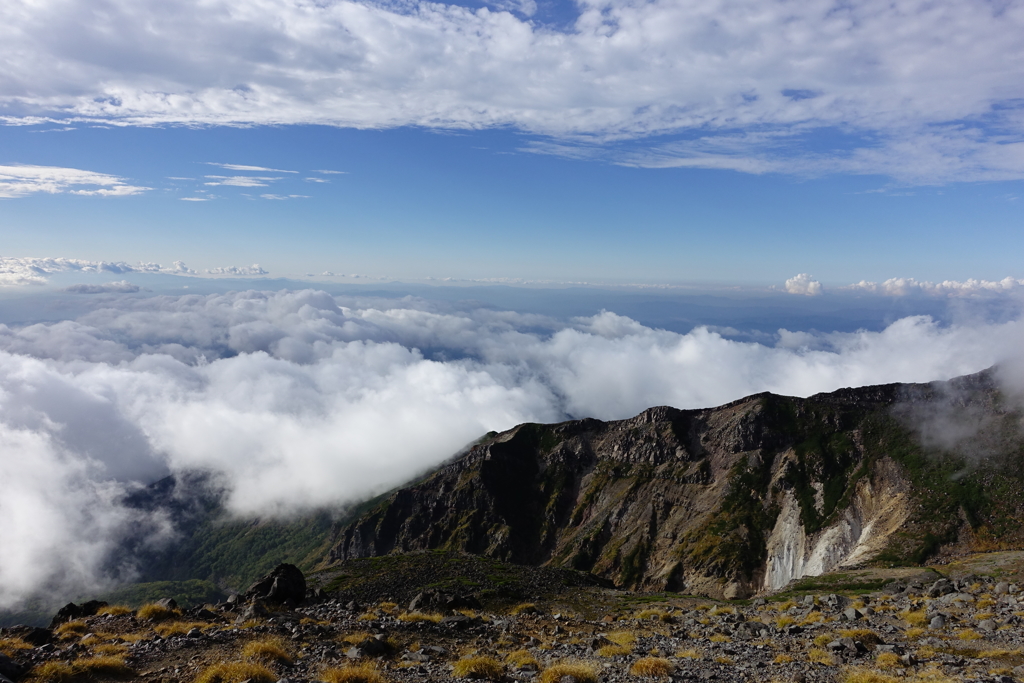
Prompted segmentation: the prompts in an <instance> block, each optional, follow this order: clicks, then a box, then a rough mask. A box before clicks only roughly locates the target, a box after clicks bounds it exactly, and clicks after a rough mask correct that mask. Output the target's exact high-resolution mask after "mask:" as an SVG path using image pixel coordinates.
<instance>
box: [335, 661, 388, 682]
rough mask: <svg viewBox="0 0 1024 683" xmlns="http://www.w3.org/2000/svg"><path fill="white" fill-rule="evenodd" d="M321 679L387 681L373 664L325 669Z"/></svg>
mask: <svg viewBox="0 0 1024 683" xmlns="http://www.w3.org/2000/svg"><path fill="white" fill-rule="evenodd" d="M320 680H322V681H324V683H384V681H385V679H384V676H383V675H381V673H380V671H378V670H377V669H376V668H375V667H374V666H373V665H371V664H361V665H359V666H346V667H342V668H330V669H324V670H323V671H322V672H321V673H320Z"/></svg>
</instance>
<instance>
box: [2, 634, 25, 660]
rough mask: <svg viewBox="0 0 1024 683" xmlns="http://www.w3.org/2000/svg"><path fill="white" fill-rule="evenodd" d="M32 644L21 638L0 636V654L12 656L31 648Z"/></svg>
mask: <svg viewBox="0 0 1024 683" xmlns="http://www.w3.org/2000/svg"><path fill="white" fill-rule="evenodd" d="M31 649H32V646H31V645H29V644H28V643H26V642H25V641H24V640H22V639H21V638H0V654H5V655H7V656H8V657H14V656H15V655H17V654H18V653H19V652H23V651H25V650H31Z"/></svg>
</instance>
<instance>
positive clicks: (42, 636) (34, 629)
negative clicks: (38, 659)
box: [0, 625, 53, 647]
mask: <svg viewBox="0 0 1024 683" xmlns="http://www.w3.org/2000/svg"><path fill="white" fill-rule="evenodd" d="M0 635H3V636H5V637H8V638H20V639H22V640H24V641H25V642H26V643H28V644H29V645H33V646H35V647H39V646H40V645H46V644H47V643H49V642H52V641H53V633H52V632H50V631H48V630H47V629H45V628H39V627H38V626H24V625H18V626H10V627H8V628H0Z"/></svg>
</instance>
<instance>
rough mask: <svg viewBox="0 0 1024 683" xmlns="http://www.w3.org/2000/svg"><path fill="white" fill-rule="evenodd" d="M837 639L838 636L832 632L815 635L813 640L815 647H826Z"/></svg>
mask: <svg viewBox="0 0 1024 683" xmlns="http://www.w3.org/2000/svg"><path fill="white" fill-rule="evenodd" d="M835 639H836V637H835V635H834V634H832V633H819V634H818V635H816V636H814V640H812V641H811V642H812V643H814V645H815V647H825V646H826V645H828V644H829V643H831V642H832V641H833V640H835Z"/></svg>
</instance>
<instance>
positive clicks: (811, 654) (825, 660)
mask: <svg viewBox="0 0 1024 683" xmlns="http://www.w3.org/2000/svg"><path fill="white" fill-rule="evenodd" d="M807 661H809V662H814V663H815V664H828V665H829V666H831V665H832V664H833V663H834V662H833V660H832V655H830V654H829V653H827V652H825V651H824V650H822V649H820V648H816V647H814V648H811V649H810V650H808V651H807Z"/></svg>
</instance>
